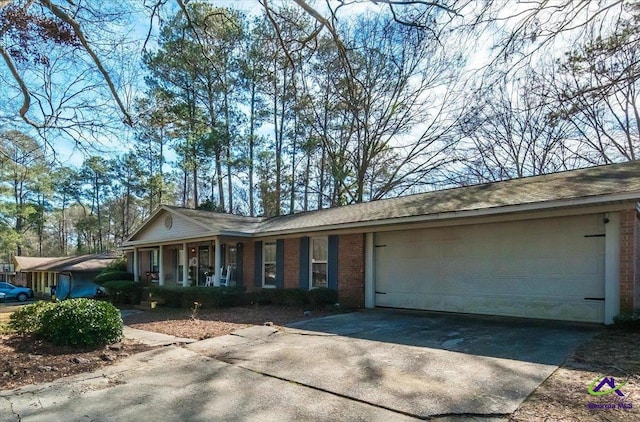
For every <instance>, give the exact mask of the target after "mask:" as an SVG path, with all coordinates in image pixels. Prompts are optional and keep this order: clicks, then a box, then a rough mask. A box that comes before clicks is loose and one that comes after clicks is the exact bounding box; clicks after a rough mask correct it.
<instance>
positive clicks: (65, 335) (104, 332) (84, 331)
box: [38, 298, 122, 347]
mask: <svg viewBox="0 0 640 422" xmlns="http://www.w3.org/2000/svg"><path fill="white" fill-rule="evenodd" d="M53 305H54V306H51V307H49V308H47V309H46V310H44V312H42V314H41V317H40V319H41V321H40V328H39V330H38V334H39V335H40V336H41V337H43V338H44V339H46V340H48V341H50V342H52V343H53V344H55V345H58V346H72V347H99V346H104V345H107V344H111V343H115V342H117V341H119V340H121V339H122V317H121V316H120V311H119V310H118V309H116V307H115V306H113V305H112V304H110V303H108V302H103V301H98V300H93V299H85V298H82V299H70V300H65V301H62V302H58V303H55V304H53Z"/></svg>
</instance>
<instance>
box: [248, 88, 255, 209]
mask: <svg viewBox="0 0 640 422" xmlns="http://www.w3.org/2000/svg"><path fill="white" fill-rule="evenodd" d="M251 79H252V82H251V112H250V115H249V215H250V216H251V217H253V216H255V215H256V208H255V204H254V202H253V197H254V195H255V192H254V186H253V185H254V181H253V170H254V164H253V159H254V157H253V155H254V147H255V138H254V137H255V125H256V117H255V112H256V82H255V79H254V78H251Z"/></svg>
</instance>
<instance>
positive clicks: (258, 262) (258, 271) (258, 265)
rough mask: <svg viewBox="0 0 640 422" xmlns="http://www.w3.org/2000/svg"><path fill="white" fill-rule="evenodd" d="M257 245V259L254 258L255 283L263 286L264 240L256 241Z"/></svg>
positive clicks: (255, 244) (257, 285)
mask: <svg viewBox="0 0 640 422" xmlns="http://www.w3.org/2000/svg"><path fill="white" fill-rule="evenodd" d="M254 246H255V260H254V265H255V268H254V273H253V276H254V277H253V285H254V286H256V287H262V241H260V240H259V241H257V242H255V243H254Z"/></svg>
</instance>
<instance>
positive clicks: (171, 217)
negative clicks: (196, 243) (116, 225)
mask: <svg viewBox="0 0 640 422" xmlns="http://www.w3.org/2000/svg"><path fill="white" fill-rule="evenodd" d="M209 231H210V228H209V227H207V226H206V225H205V224H203V223H202V222H198V221H195V220H193V219H190V218H187V217H186V216H185V215H183V214H182V213H180V212H176V211H175V210H173V209H170V208H169V207H161V208H160V209H159V210H158V212H156V213H154V214H153V215H152V216H151V217H150V218H149V219H148V220H147V222H146V223H145V224H144V225H143V226H142V227H141V228H140V229H138V230H137V231H136V232H135V233H133V235H132V236H131V237H130V238H129V241H143V242H148V241H151V242H162V241H169V240H172V239H181V238H187V237H197V236H199V235H202V234H203V233H204V234H206V233H207V232H209Z"/></svg>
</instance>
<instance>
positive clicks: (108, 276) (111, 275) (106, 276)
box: [93, 270, 133, 285]
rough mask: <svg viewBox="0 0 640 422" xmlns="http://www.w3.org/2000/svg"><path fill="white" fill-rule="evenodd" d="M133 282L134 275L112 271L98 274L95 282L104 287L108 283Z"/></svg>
mask: <svg viewBox="0 0 640 422" xmlns="http://www.w3.org/2000/svg"><path fill="white" fill-rule="evenodd" d="M122 280H127V281H133V274H132V273H130V272H128V271H120V270H111V271H106V272H103V273H100V274H98V275H97V276H96V277H95V278H94V279H93V282H94V283H96V284H100V285H104V283H106V282H108V281H122Z"/></svg>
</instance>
